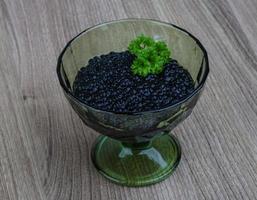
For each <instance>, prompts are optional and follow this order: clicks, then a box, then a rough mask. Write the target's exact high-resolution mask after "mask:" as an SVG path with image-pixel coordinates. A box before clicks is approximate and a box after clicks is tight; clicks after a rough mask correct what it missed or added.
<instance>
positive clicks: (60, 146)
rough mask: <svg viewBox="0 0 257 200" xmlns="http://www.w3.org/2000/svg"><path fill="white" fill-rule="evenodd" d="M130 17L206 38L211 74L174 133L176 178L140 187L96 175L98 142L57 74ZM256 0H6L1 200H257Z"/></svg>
mask: <svg viewBox="0 0 257 200" xmlns="http://www.w3.org/2000/svg"><path fill="white" fill-rule="evenodd" d="M128 17H143V18H153V19H158V20H162V21H166V22H172V23H175V24H177V25H179V26H181V27H183V28H185V29H187V30H189V31H190V32H192V33H193V34H194V35H196V36H197V37H198V38H200V40H201V42H202V43H203V45H204V46H205V47H206V49H207V51H208V53H209V58H210V68H211V72H210V75H209V78H208V81H207V84H206V87H205V91H204V92H203V95H202V97H201V98H200V100H199V102H198V104H197V106H196V108H195V109H194V111H193V113H192V115H191V116H190V117H189V118H188V119H187V120H186V121H185V122H183V123H182V124H180V125H179V126H178V127H177V128H176V129H175V130H174V131H173V133H174V134H175V135H176V136H177V138H178V139H179V141H180V143H181V146H182V149H183V155H182V160H181V162H180V165H179V166H178V168H177V170H176V171H175V173H174V174H173V175H172V176H171V177H170V178H168V179H166V180H165V181H163V182H161V183H159V184H156V185H152V186H149V187H142V188H128V187H122V186H118V185H115V184H113V183H111V182H109V181H108V180H106V179H105V178H103V177H102V176H101V175H100V174H99V173H98V172H97V171H96V169H95V168H94V167H93V164H92V162H91V160H90V148H91V146H92V143H93V141H94V140H95V138H96V137H97V135H98V134H97V133H96V132H95V131H93V130H92V129H90V128H88V127H87V126H85V125H83V123H82V121H81V120H80V119H79V117H78V116H77V114H76V113H75V112H74V111H73V110H72V109H71V106H70V105H69V104H68V103H67V101H66V100H65V98H64V95H63V93H62V90H61V87H60V86H59V83H58V81H57V76H56V72H55V68H56V60H57V56H58V54H59V53H60V51H61V49H62V48H63V47H64V45H65V43H66V42H67V41H68V40H70V39H71V38H72V37H73V36H75V35H76V34H77V33H79V32H80V31H82V30H84V29H86V28H87V27H90V26H92V25H94V24H97V23H100V22H104V21H109V20H114V19H121V18H128ZM256 19H257V1H256V0H244V1H242V0H209V1H207V0H202V1H200V0H199V1H197V0H172V1H171V0H106V1H104V0H101V1H100V0H97V1H96V0H91V1H90V0H0V91H1V95H0V113H1V114H0V199H1V200H9V199H15V200H16V199H19V200H68V199H69V200H70V199H72V200H81V199H83V200H91V199H92V200H98V199H101V200H104V199H110V200H125V199H126V200H131V199H132V200H143V199H145V200H152V199H156V200H157V199H158V200H163V199H167V200H171V199H179V200H181V199H185V200H189V199H195V200H201V199H208V200H209V199H219V200H220V199H233V200H234V199H244V200H245V199H250V200H253V199H257V20H256Z"/></svg>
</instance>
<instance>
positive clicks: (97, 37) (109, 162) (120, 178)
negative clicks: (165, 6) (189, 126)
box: [57, 19, 209, 186]
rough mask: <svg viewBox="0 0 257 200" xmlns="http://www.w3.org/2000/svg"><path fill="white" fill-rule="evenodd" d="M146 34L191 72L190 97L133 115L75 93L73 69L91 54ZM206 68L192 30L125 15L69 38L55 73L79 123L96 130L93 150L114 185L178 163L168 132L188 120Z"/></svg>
mask: <svg viewBox="0 0 257 200" xmlns="http://www.w3.org/2000/svg"><path fill="white" fill-rule="evenodd" d="M142 33H143V34H145V35H147V36H151V37H153V38H154V39H158V40H164V41H165V42H166V44H167V45H168V47H169V49H170V50H171V52H172V58H173V59H176V60H177V61H178V62H179V63H180V64H181V65H182V66H183V67H184V68H186V69H187V70H188V71H189V73H190V74H191V76H192V78H193V80H194V84H195V89H194V91H193V92H192V94H191V95H189V96H188V97H186V98H185V99H183V100H181V101H180V102H178V103H176V104H173V105H171V106H169V107H166V108H163V109H159V110H151V111H146V112H136V113H115V112H106V111H102V110H98V109H95V108H93V107H90V106H89V105H87V104H85V103H83V102H82V101H80V99H78V98H77V97H76V96H74V94H73V91H72V85H73V82H74V79H75V77H76V74H77V72H78V71H79V69H80V68H81V67H84V66H86V65H87V63H88V61H89V59H90V58H93V57H94V56H96V55H101V54H107V53H109V52H110V51H116V52H119V51H125V50H127V46H128V44H129V42H130V41H131V40H133V39H134V38H136V36H138V35H141V34H142ZM208 72H209V65H208V56H207V52H206V50H205V49H204V47H203V46H202V44H201V43H200V42H199V40H198V39H196V38H195V37H194V36H193V35H192V34H190V33H189V32H187V31H186V30H184V29H182V28H180V27H177V26H175V25H173V24H168V23H165V22H160V21H156V20H149V19H124V20H117V21H111V22H106V23H103V24H99V25H96V26H93V27H91V28H89V29H87V30H85V31H83V32H81V33H80V34H79V35H77V36H76V37H74V38H73V39H72V40H71V41H70V42H68V44H67V45H66V47H65V48H64V50H63V51H62V53H61V54H60V56H59V59H58V64H57V74H58V78H59V82H60V85H61V87H62V88H63V91H64V95H65V97H66V98H67V99H68V101H69V103H70V104H71V106H72V108H73V109H74V110H75V111H76V113H77V114H78V115H79V117H80V118H81V119H82V120H83V122H84V123H85V124H86V125H88V126H89V127H91V128H93V129H94V130H96V131H97V132H99V133H100V134H102V135H101V136H99V137H98V138H97V140H96V142H95V144H94V146H93V148H92V161H93V163H94V165H95V167H96V168H97V169H98V171H99V172H100V173H101V174H103V175H104V176H105V177H107V178H108V179H110V180H111V181H114V182H116V183H118V184H122V185H127V186H145V185H149V184H153V183H156V182H159V181H161V180H164V179H165V178H167V177H168V176H169V175H170V174H171V173H172V172H173V171H174V169H175V168H176V166H177V165H178V163H179V161H180V157H181V149H180V145H179V143H178V141H177V140H176V138H175V137H174V136H172V135H171V134H169V132H170V131H171V130H172V129H173V128H174V127H175V126H176V125H177V124H178V123H180V122H182V121H183V120H184V119H185V118H187V117H188V116H189V115H190V114H191V112H192V110H193V108H194V106H195V105H196V102H197V100H198V98H199V97H200V94H201V92H202V90H203V86H204V83H205V81H206V78H207V75H208Z"/></svg>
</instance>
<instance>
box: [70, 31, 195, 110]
mask: <svg viewBox="0 0 257 200" xmlns="http://www.w3.org/2000/svg"><path fill="white" fill-rule="evenodd" d="M128 49H129V51H124V52H110V53H109V54H106V55H101V56H95V57H94V58H91V59H90V60H89V62H88V65H87V66H86V67H82V68H81V69H80V71H79V72H78V74H77V76H76V78H75V81H74V83H73V93H74V95H75V96H76V97H77V98H79V99H80V100H81V101H83V102H84V103H85V104H87V105H89V106H91V107H93V108H96V109H99V110H103V111H110V112H117V113H127V112H129V113H135V112H142V111H150V110H158V109H162V108H165V107H168V106H170V105H172V104H175V103H177V102H179V101H181V100H183V99H184V98H186V97H187V96H188V95H190V94H191V93H192V92H193V90H194V81H193V79H192V77H191V76H190V74H189V72H188V71H187V70H185V69H184V68H183V67H182V66H180V65H179V63H178V62H177V61H176V60H174V59H171V58H170V57H169V56H170V51H169V50H168V48H167V46H166V44H165V43H164V42H156V41H154V40H153V39H149V38H148V37H145V36H143V35H141V36H139V37H138V38H137V39H135V40H133V41H132V42H131V43H130V45H129V48H128ZM140 49H141V51H140ZM140 66H141V68H140Z"/></svg>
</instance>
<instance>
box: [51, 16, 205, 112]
mask: <svg viewBox="0 0 257 200" xmlns="http://www.w3.org/2000/svg"><path fill="white" fill-rule="evenodd" d="M126 21H150V22H155V23H161V24H164V25H168V26H172V27H174V28H176V29H178V30H180V31H182V32H184V33H186V34H188V35H189V36H190V37H191V38H192V39H193V40H194V41H195V42H196V44H197V45H198V46H199V47H200V49H201V50H202V52H203V57H204V58H205V62H206V70H205V72H204V74H203V78H202V80H201V81H200V82H199V85H198V86H197V87H196V88H195V89H194V91H193V92H192V93H191V94H190V95H188V96H187V97H186V98H184V99H182V100H181V101H179V102H176V103H174V104H172V105H170V106H167V107H163V108H161V109H156V110H148V111H142V112H112V111H105V110H100V109H97V108H94V107H91V106H89V105H88V104H86V103H84V102H82V101H81V100H80V99H79V98H78V97H76V96H75V95H74V94H73V93H72V92H71V91H70V90H69V89H68V88H67V87H66V86H65V84H64V82H63V79H62V76H61V65H62V58H63V55H64V53H65V51H66V50H67V48H68V47H69V46H70V44H71V43H72V42H73V41H74V40H75V39H77V38H78V37H79V36H81V35H82V34H84V33H86V32H87V31H90V30H92V29H95V28H98V27H101V26H102V25H105V24H112V23H117V22H126ZM209 70H210V69H209V59H208V54H207V51H206V49H205V48H204V46H203V45H202V43H201V42H200V41H199V39H197V38H196V37H195V36H194V35H193V34H191V33H190V32H188V31H187V30H185V29H183V28H181V27H179V26H177V25H175V24H172V23H168V22H163V21H160V20H156V19H147V18H124V19H118V20H111V21H106V22H102V23H98V24H96V25H93V26H91V27H89V28H86V29H85V30H83V31H82V32H80V33H79V34H77V35H76V36H75V37H73V38H72V39H71V40H70V41H69V42H67V44H66V45H65V47H64V48H63V50H62V51H61V53H60V54H59V56H58V59H57V68H56V72H57V76H58V80H59V83H60V85H61V87H62V89H63V90H64V92H65V93H66V94H67V95H68V96H69V97H71V98H72V99H74V100H75V101H77V102H78V103H79V104H82V105H83V106H85V107H89V108H90V109H91V110H94V111H96V112H101V113H108V114H120V115H143V114H146V113H155V112H161V111H164V110H167V109H171V108H174V107H177V106H180V105H181V104H183V103H185V102H186V101H187V100H189V99H190V98H192V97H193V96H194V95H196V94H197V93H198V92H199V91H200V90H201V89H202V87H203V86H204V84H205V82H206V79H207V76H208V74H209Z"/></svg>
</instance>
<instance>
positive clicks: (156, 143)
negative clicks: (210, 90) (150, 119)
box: [92, 134, 181, 187]
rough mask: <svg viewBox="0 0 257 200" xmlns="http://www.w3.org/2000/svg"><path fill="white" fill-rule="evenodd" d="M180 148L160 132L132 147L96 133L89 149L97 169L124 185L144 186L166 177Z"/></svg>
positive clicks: (174, 162) (173, 168) (169, 136)
mask: <svg viewBox="0 0 257 200" xmlns="http://www.w3.org/2000/svg"><path fill="white" fill-rule="evenodd" d="M180 158H181V148H180V145H179V143H178V141H177V139H176V138H175V137H174V136H172V135H169V134H164V135H162V136H160V137H157V138H155V139H153V140H152V141H151V142H150V143H149V145H147V146H145V147H144V148H133V147H131V146H127V145H123V144H122V143H121V142H120V141H118V140H114V139H112V138H110V137H107V136H99V137H98V138H97V140H96V143H95V145H94V146H93V149H92V160H93V163H94V165H95V167H96V168H97V169H98V171H99V172H100V173H101V174H102V175H104V176H105V177H106V178H108V179H109V180H111V181H113V182H115V183H117V184H121V185H126V186H132V187H137V186H146V185H150V184H154V183H157V182H160V181H162V180H164V179H166V178H167V177H168V176H169V175H171V174H172V172H173V171H174V170H175V168H176V167H177V165H178V163H179V161H180Z"/></svg>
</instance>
